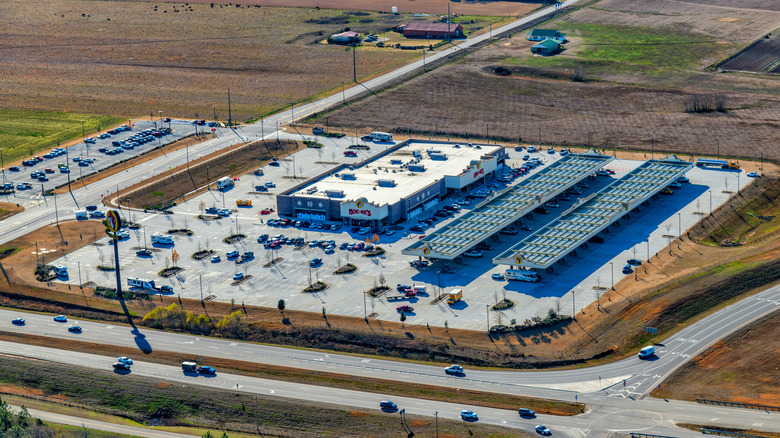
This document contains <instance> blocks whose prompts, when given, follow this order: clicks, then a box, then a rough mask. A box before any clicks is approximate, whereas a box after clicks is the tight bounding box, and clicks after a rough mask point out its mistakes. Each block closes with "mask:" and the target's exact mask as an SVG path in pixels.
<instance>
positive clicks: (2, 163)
mask: <svg viewBox="0 0 780 438" xmlns="http://www.w3.org/2000/svg"><path fill="white" fill-rule="evenodd" d="M761 156H762V157H763V156H764V154H761ZM0 170H2V171H3V182H5V160H3V148H0Z"/></svg>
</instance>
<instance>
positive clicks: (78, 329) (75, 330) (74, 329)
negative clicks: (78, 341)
mask: <svg viewBox="0 0 780 438" xmlns="http://www.w3.org/2000/svg"><path fill="white" fill-rule="evenodd" d="M68 331H69V332H71V333H81V327H80V326H77V325H72V326H70V327H68Z"/></svg>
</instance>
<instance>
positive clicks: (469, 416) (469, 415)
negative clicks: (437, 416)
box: [460, 409, 478, 421]
mask: <svg viewBox="0 0 780 438" xmlns="http://www.w3.org/2000/svg"><path fill="white" fill-rule="evenodd" d="M460 418H461V419H463V420H466V421H469V420H471V421H474V420H478V418H477V413H476V412H474V411H471V410H468V409H464V410H462V411H460Z"/></svg>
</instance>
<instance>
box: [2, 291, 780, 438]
mask: <svg viewBox="0 0 780 438" xmlns="http://www.w3.org/2000/svg"><path fill="white" fill-rule="evenodd" d="M778 308H780V287H774V288H771V289H768V290H766V291H763V292H761V293H759V294H756V295H754V296H751V297H749V298H746V299H744V300H742V301H739V302H737V303H735V304H732V305H730V306H728V307H727V308H725V309H723V310H721V311H719V312H717V313H715V314H713V315H711V316H709V317H707V318H704V319H702V320H700V321H698V322H697V323H695V324H692V325H691V326H689V327H687V328H686V329H684V330H682V331H680V332H679V333H677V334H675V335H673V336H671V337H670V338H669V339H667V340H665V341H664V342H662V343H661V344H659V345H658V349H657V351H658V353H657V359H656V360H654V361H641V360H639V359H636V358H633V357H632V358H627V359H624V360H621V361H618V362H615V363H611V364H607V365H600V366H596V367H590V368H584V369H575V370H565V371H542V372H519V371H482V370H469V369H466V374H465V376H463V377H453V376H446V375H445V374H444V372H443V370H442V368H441V367H433V366H427V365H418V364H411V363H402V362H394V361H389V360H377V359H367V358H361V357H358V356H346V355H339V354H328V353H322V352H317V351H307V350H290V349H285V348H281V347H273V346H266V345H258V344H250V343H243V342H236V341H230V340H222V339H214V338H204V337H197V336H190V335H184V334H177V333H166V332H159V331H155V330H148V329H145V328H132V327H129V326H124V325H107V324H101V323H95V322H89V321H78V324H79V325H80V326H81V327H82V328H83V329H84V330H83V333H81V334H78V335H75V334H71V333H68V331H67V326H68V325H70V324H71V323H73V322H74V321H70V322H69V323H67V324H63V323H56V322H54V321H53V320H52V319H51V317H50V316H46V315H34V314H24V313H22V312H16V311H9V310H0V321H3V322H2V323H0V327H2V325H6V327H4V329H5V330H9V331H11V330H14V331H18V332H22V333H29V334H36V335H41V336H49V337H53V338H70V339H74V338H75V339H79V340H83V341H89V342H97V343H106V342H110V343H111V344H113V345H118V346H124V347H131V348H132V347H135V348H138V349H139V353H138V355H135V359H136V364H135V365H133V374H137V375H143V376H148V377H155V378H160V379H166V380H172V381H181V382H190V383H194V382H197V384H200V385H205V386H211V387H215V388H222V389H237V390H239V391H243V392H247V393H252V394H264V395H272V396H278V397H286V398H293V399H303V400H313V401H320V402H325V403H335V404H342V405H348V406H354V407H359V408H364V409H365V408H376V407H377V403H378V401H379V400H381V399H383V398H390V396H382V395H381V394H370V393H360V392H356V391H351V390H343V389H334V388H324V387H316V386H311V385H301V384H295V383H288V382H279V381H272V380H265V379H256V378H252V377H245V376H237V375H230V374H223V373H219V374H218V375H217V376H216V377H214V378H205V377H190V376H185V375H183V374H182V373H181V370H180V369H179V368H178V367H172V366H165V365H158V364H153V363H146V362H143V360H142V357H141V355H142V351H154V350H163V351H173V352H179V353H185V354H192V355H193V356H195V355H198V356H215V357H222V358H231V359H237V360H245V361H252V362H259V363H267V364H272V365H281V366H293V367H296V368H303V369H311V370H319V371H331V372H337V373H341V374H349V375H356V376H366V377H373V378H380V379H390V380H404V381H406V382H416V383H424V384H431V385H441V386H449V387H457V388H468V389H474V390H480V391H487V392H499V393H510V394H516V395H527V396H537V397H545V398H550V399H557V400H564V401H574V400H575V397H576V400H578V401H581V402H586V403H587V404H588V405H589V406H590V411H589V412H588V413H586V414H585V415H581V416H577V417H553V416H539V418H538V419H537V420H536V423H538V422H544V423H545V424H546V425H547V426H548V427H551V428H553V430H554V431H558V432H559V433H562V434H565V435H567V436H580V434H585V435H587V434H588V433H590V432H617V431H624V432H625V431H644V432H645V433H651V432H652V433H656V434H674V436H688V435H689V434H688V433H687V432H682V431H681V430H680V429H676V428H674V427H673V424H674V422H679V421H688V422H699V423H712V422H713V421H716V422H717V424H719V425H730V426H732V427H741V428H750V427H756V428H765V429H767V430H775V431H780V416H778V415H777V414H769V413H766V412H761V411H752V410H739V411H738V412H739V415H737V414H735V409H732V408H716V407H712V406H701V405H697V404H695V403H687V402H678V401H659V400H653V399H644V396H645V395H646V393H647V392H648V391H649V390H650V389H652V388H653V387H655V386H656V385H658V384H660V383H661V382H662V381H663V379H664V378H666V377H667V376H668V375H669V374H670V373H672V372H673V371H674V370H675V369H677V368H678V367H679V366H680V365H682V364H684V363H685V362H687V361H688V360H689V359H690V358H691V357H694V356H695V355H696V354H698V353H700V352H701V351H702V350H704V349H705V348H707V347H708V346H709V345H711V344H713V343H714V342H716V341H717V340H719V339H721V338H723V337H724V336H727V335H728V334H729V333H731V332H733V331H734V330H737V329H738V328H740V327H742V326H744V325H745V324H749V323H750V322H752V321H754V320H756V319H758V318H761V317H762V316H765V315H767V314H769V313H771V312H774V311H776V310H778ZM20 315H22V316H23V317H24V318H25V319H26V320H27V324H26V325H24V326H12V324H11V323H10V321H11V319H12V318H14V317H17V316H20ZM0 352H3V353H6V354H15V355H20V356H26V357H32V358H39V359H47V360H51V361H55V362H62V363H70V364H73V365H79V366H84V364H89V365H88V366H90V367H93V368H96V369H106V370H108V369H110V367H111V363H113V360H114V358H110V357H100V356H94V355H88V354H83V353H78V352H63V351H61V350H57V349H54V348H44V347H34V346H21V345H19V344H15V343H7V342H0ZM624 380H625V383H626V384H625V386H624V385H623V381H624ZM236 385H238V386H236ZM392 399H393V400H394V401H396V403H399V405H400V406H401V407H404V408H406V409H407V412H408V413H410V414H418V415H433V412H435V411H438V412H439V415H440V416H442V417H444V418H449V417H452V418H456V417H457V413H458V412H459V411H460V410H461V409H464V408H471V409H473V410H474V411H476V412H477V413H478V414H479V415H480V421H482V422H485V423H490V424H496V425H505V426H510V427H517V428H520V429H523V430H530V429H528V428H529V427H532V426H533V425H535V424H536V423H535V422H529V421H527V420H522V419H520V418H518V417H517V414H516V412H515V411H505V410H500V409H489V408H483V407H476V406H464V405H460V404H457V403H444V402H432V401H428V400H415V399H411V398H402V397H392ZM713 418H715V419H716V420H713Z"/></svg>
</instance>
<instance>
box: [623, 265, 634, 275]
mask: <svg viewBox="0 0 780 438" xmlns="http://www.w3.org/2000/svg"><path fill="white" fill-rule="evenodd" d="M633 272H634V268H632V267H631V265H626V266H623V273H624V274H631V273H633Z"/></svg>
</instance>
